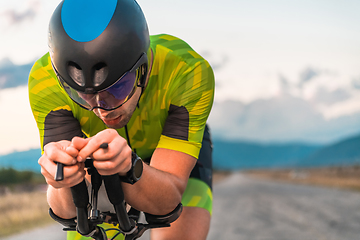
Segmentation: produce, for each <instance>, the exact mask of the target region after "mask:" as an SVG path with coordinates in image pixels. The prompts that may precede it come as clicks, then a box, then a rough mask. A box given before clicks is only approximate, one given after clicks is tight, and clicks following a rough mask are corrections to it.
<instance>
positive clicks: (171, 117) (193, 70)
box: [158, 50, 215, 158]
mask: <svg viewBox="0 0 360 240" xmlns="http://www.w3.org/2000/svg"><path fill="white" fill-rule="evenodd" d="M187 53H188V54H190V55H191V58H189V60H182V61H179V62H178V63H177V66H176V67H175V68H174V69H175V71H176V68H177V69H178V71H177V73H176V74H175V76H176V77H175V78H174V79H173V80H172V81H171V83H170V84H169V86H168V88H169V90H168V94H167V98H168V99H169V104H170V105H169V110H168V116H167V119H166V121H165V125H164V128H163V132H162V135H161V137H160V141H159V144H158V147H160V148H167V149H172V150H176V151H181V152H184V153H187V154H189V155H191V156H193V157H195V158H198V155H199V152H200V148H201V142H202V137H203V133H204V129H205V124H206V121H207V118H208V116H209V114H210V111H211V107H212V104H213V98H214V86H215V82H214V74H213V71H212V68H211V66H210V65H209V63H208V62H207V61H206V60H204V59H203V58H202V57H201V56H200V55H198V54H197V53H195V52H194V51H192V50H189V51H188V52H187ZM183 59H184V58H183ZM173 73H174V72H173Z"/></svg>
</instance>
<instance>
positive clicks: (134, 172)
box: [120, 152, 143, 184]
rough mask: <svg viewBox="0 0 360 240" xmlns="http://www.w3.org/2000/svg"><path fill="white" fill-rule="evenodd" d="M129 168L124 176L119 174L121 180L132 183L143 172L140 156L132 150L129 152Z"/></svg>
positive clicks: (137, 179)
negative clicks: (130, 163)
mask: <svg viewBox="0 0 360 240" xmlns="http://www.w3.org/2000/svg"><path fill="white" fill-rule="evenodd" d="M131 162H132V165H131V169H130V170H129V171H128V172H127V173H126V175H125V176H120V180H121V181H122V182H126V183H130V184H134V183H136V182H137V181H139V180H140V178H141V175H142V172H143V162H142V160H141V158H140V157H139V156H138V155H137V154H136V153H134V152H132V154H131Z"/></svg>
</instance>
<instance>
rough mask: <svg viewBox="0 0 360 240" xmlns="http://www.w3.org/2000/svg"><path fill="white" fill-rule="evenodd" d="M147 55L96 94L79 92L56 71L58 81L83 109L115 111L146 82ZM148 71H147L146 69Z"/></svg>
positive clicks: (142, 56)
mask: <svg viewBox="0 0 360 240" xmlns="http://www.w3.org/2000/svg"><path fill="white" fill-rule="evenodd" d="M145 63H147V55H146V53H143V54H142V55H141V56H140V58H139V59H138V61H137V62H136V63H135V64H134V66H133V67H132V68H131V69H130V70H129V71H127V72H126V73H124V74H123V75H122V76H121V77H120V78H119V79H118V80H117V81H116V82H115V83H113V84H112V85H110V86H109V87H107V88H106V89H103V90H101V91H98V92H96V93H84V92H79V91H77V90H75V89H74V88H72V87H71V86H70V85H69V84H67V83H66V81H65V80H64V78H63V77H61V75H60V74H59V73H58V72H57V71H56V69H55V68H54V70H55V73H56V75H57V77H58V80H59V82H60V84H61V85H62V87H63V88H64V90H65V91H66V93H67V94H68V95H69V97H70V98H71V99H72V100H73V101H74V102H76V103H77V104H78V105H80V106H81V107H83V108H85V109H87V110H90V111H92V110H93V109H95V108H100V109H103V110H108V111H111V110H114V109H116V108H119V107H121V106H122V105H123V104H124V103H126V102H127V101H128V100H129V99H130V98H131V97H132V96H133V94H134V93H135V91H136V88H137V87H142V86H143V85H142V83H143V82H145V81H144V79H143V78H145V77H146V71H143V70H144V68H146V67H145V66H144V64H145ZM145 70H146V69H145Z"/></svg>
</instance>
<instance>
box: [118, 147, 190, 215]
mask: <svg viewBox="0 0 360 240" xmlns="http://www.w3.org/2000/svg"><path fill="white" fill-rule="evenodd" d="M195 164H196V159H195V158H194V157H192V156H190V155H188V154H185V153H182V152H178V151H174V150H169V149H163V148H158V149H156V150H155V152H154V154H153V156H152V158H151V163H150V166H148V165H146V164H144V170H143V174H142V177H141V179H140V180H139V181H138V182H136V183H135V184H134V185H130V184H126V183H124V184H123V189H124V193H125V198H126V201H127V202H128V203H129V204H130V205H131V206H133V207H135V208H136V209H139V210H141V211H144V212H148V213H151V214H155V215H164V214H167V213H169V212H171V211H172V210H174V209H175V207H176V206H177V205H178V204H179V203H180V202H181V197H182V194H183V193H184V191H185V188H186V185H187V181H188V178H189V175H190V173H191V170H192V169H193V167H194V166H195Z"/></svg>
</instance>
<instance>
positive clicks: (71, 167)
mask: <svg viewBox="0 0 360 240" xmlns="http://www.w3.org/2000/svg"><path fill="white" fill-rule="evenodd" d="M78 152H79V151H78V150H77V149H76V148H74V147H73V146H72V144H71V142H70V141H66V140H63V141H59V142H51V143H48V144H46V145H45V147H44V154H43V155H42V156H41V157H40V159H39V161H38V163H39V164H40V166H41V173H42V175H43V176H44V177H45V179H46V182H47V183H48V184H49V185H51V186H52V187H54V188H69V187H72V186H75V185H76V184H78V183H80V182H81V181H82V180H83V179H84V177H85V173H86V172H85V170H84V167H85V164H84V163H83V162H78V161H77V159H76V157H77V156H78ZM58 162H59V163H62V164H64V179H63V180H62V181H55V180H54V177H55V174H56V171H57V163H58Z"/></svg>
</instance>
